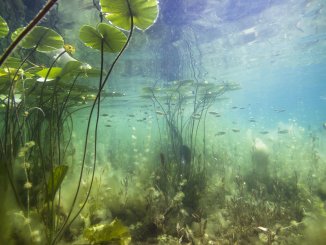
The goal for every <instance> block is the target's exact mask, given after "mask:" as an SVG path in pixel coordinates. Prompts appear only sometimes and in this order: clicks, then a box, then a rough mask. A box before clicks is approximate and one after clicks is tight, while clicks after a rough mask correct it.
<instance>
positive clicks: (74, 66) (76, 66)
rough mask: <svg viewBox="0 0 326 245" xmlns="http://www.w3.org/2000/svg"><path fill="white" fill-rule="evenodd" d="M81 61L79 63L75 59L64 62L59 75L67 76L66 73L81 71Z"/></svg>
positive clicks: (74, 73)
mask: <svg viewBox="0 0 326 245" xmlns="http://www.w3.org/2000/svg"><path fill="white" fill-rule="evenodd" d="M82 64H83V63H81V62H80V61H77V60H72V61H69V62H67V63H66V64H65V66H64V67H63V68H62V71H61V74H60V76H61V77H63V76H67V75H76V74H78V73H80V72H82V70H81V66H82Z"/></svg>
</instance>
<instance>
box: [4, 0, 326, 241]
mask: <svg viewBox="0 0 326 245" xmlns="http://www.w3.org/2000/svg"><path fill="white" fill-rule="evenodd" d="M49 2H55V1H49ZM92 7H93V8H94V9H96V10H97V11H98V13H99V22H98V24H97V25H94V26H91V25H83V26H81V27H80V31H79V39H80V40H81V42H82V43H83V44H84V45H85V49H86V48H92V49H93V50H94V51H96V52H97V53H98V59H99V64H98V66H97V67H96V68H95V67H92V66H91V65H89V64H88V63H87V62H88V61H87V60H77V59H75V58H74V57H75V54H76V53H78V52H80V50H78V49H77V50H76V48H75V47H74V46H72V45H70V44H67V43H65V41H64V37H62V36H61V35H60V34H59V33H58V32H56V31H55V30H53V29H51V28H49V27H44V26H39V25H36V26H32V28H31V29H30V30H29V31H28V32H27V33H26V36H24V37H22V36H21V35H22V33H24V31H26V29H24V28H19V29H17V30H9V27H8V25H7V24H6V21H5V20H4V19H3V18H1V17H0V38H6V37H7V38H8V35H9V34H10V38H11V40H12V42H13V43H15V40H17V37H20V36H21V37H22V40H21V41H20V42H19V43H18V42H17V45H18V46H17V47H13V48H12V50H14V51H13V53H12V54H11V56H10V57H8V58H7V57H4V56H2V61H1V68H0V119H1V121H0V130H1V132H0V133H1V135H0V195H1V197H2V200H3V201H2V202H1V203H0V213H1V215H2V216H3V217H1V218H2V222H1V224H0V241H1V242H4V243H6V244H124V245H125V244H323V242H324V241H325V240H326V236H325V234H326V232H325V229H326V228H325V227H326V210H325V206H324V202H325V201H326V178H325V174H324V173H325V170H326V169H325V161H326V159H325V156H324V155H323V154H322V151H321V149H323V147H325V142H323V141H322V140H321V139H319V138H318V137H317V136H315V135H313V133H312V132H308V131H305V130H303V129H302V128H300V127H299V126H298V125H290V126H291V128H292V129H291V130H288V129H280V128H278V129H277V130H276V133H275V134H274V135H272V136H271V135H270V133H269V132H268V131H263V132H264V133H262V132H252V131H250V130H247V131H246V132H243V131H240V129H238V128H232V129H231V130H230V132H231V135H230V134H228V133H227V132H226V131H221V128H220V117H221V113H220V112H219V109H220V107H222V106H223V105H222V104H223V103H222V102H223V101H224V100H225V99H227V98H226V97H225V96H227V95H228V94H229V93H230V94H231V93H232V91H233V90H238V89H240V86H239V84H238V83H235V82H226V81H223V82H220V83H217V82H209V81H202V80H200V79H198V78H197V77H194V78H192V79H193V80H192V79H189V80H176V81H165V82H162V83H160V82H155V83H154V84H153V85H152V86H148V87H144V88H143V91H142V94H141V95H140V101H142V103H145V104H146V106H148V108H151V111H150V112H146V113H147V117H146V118H143V119H142V120H140V121H141V122H140V123H144V121H146V122H147V125H150V126H149V127H151V125H152V124H154V126H153V128H154V133H153V131H152V128H150V129H147V128H146V129H143V130H144V131H146V132H145V133H143V132H141V133H138V131H137V128H136V127H132V134H131V139H127V138H125V139H124V138H123V139H122V141H126V143H122V144H121V145H119V147H118V146H116V145H118V144H120V143H119V142H118V140H117V139H116V138H113V137H114V136H113V135H110V133H111V132H112V131H110V130H108V131H105V132H106V134H107V135H106V137H108V138H110V139H112V141H114V144H112V145H105V146H103V145H101V144H99V142H98V139H99V137H100V133H99V132H102V131H101V128H102V127H103V126H104V125H102V123H101V120H100V119H101V118H100V116H101V115H102V116H105V117H109V118H110V117H111V111H109V113H108V114H107V113H102V111H103V108H102V107H101V106H103V100H104V99H106V100H111V99H113V98H112V97H122V96H124V93H123V92H121V93H120V92H117V91H111V90H107V86H106V85H107V84H108V83H110V79H111V77H112V76H111V75H112V72H113V69H114V67H115V65H116V64H117V63H118V61H119V59H120V57H121V56H122V55H123V53H124V51H125V50H126V49H127V47H128V45H130V40H131V38H132V36H133V35H134V32H135V31H136V29H139V30H141V31H146V30H147V29H148V28H150V27H151V26H152V25H153V24H154V23H155V21H156V19H157V16H158V2H157V1H156V0H148V1H143V0H125V1H109V0H100V1H99V4H96V1H93V4H92ZM14 48H16V49H14ZM129 48H131V49H132V48H133V47H132V46H130V47H129ZM107 60H109V61H110V64H109V66H108V67H107V66H106V64H107V63H108V61H107ZM93 82H95V86H94V85H91V84H92V83H93ZM109 109H110V110H112V111H113V110H114V108H109ZM80 114H83V115H86V120H83V121H82V120H81V119H80V117H79V116H80ZM129 117H130V118H133V117H134V114H129ZM250 120H251V122H255V121H254V119H250ZM108 125H109V124H107V125H106V126H107V127H108V128H109V127H111V125H109V126H108ZM121 127H123V125H122V126H121ZM147 130H148V131H149V132H147ZM294 131H295V133H293V132H294ZM103 132H104V131H103ZM146 133H148V135H145V134H146ZM239 135H241V137H240V136H239ZM257 135H259V137H258V136H257ZM128 136H129V135H128ZM307 139H308V140H307ZM129 140H131V143H130V142H129ZM127 141H128V142H129V144H128V143H127ZM103 148H110V149H111V150H110V153H109V156H107V152H106V150H103Z"/></svg>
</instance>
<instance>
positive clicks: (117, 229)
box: [84, 219, 131, 245]
mask: <svg viewBox="0 0 326 245" xmlns="http://www.w3.org/2000/svg"><path fill="white" fill-rule="evenodd" d="M84 237H85V238H86V239H88V240H89V241H90V242H92V243H95V244H102V243H109V244H111V243H112V244H116V245H128V244H129V243H130V241H131V236H130V232H129V229H128V227H126V226H124V225H123V224H122V223H121V222H120V221H119V220H117V219H115V220H113V221H112V223H110V224H99V225H94V226H92V227H90V228H87V229H86V230H85V231H84Z"/></svg>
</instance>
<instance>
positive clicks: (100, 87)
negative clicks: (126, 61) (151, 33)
mask: <svg viewBox="0 0 326 245" xmlns="http://www.w3.org/2000/svg"><path fill="white" fill-rule="evenodd" d="M126 2H127V4H128V10H129V13H130V16H131V24H130V32H129V34H128V38H127V41H126V43H125V44H124V46H123V47H122V49H121V50H120V52H119V53H118V55H117V56H116V57H115V59H114V61H113V62H112V64H111V66H110V69H109V71H108V73H107V75H106V76H105V78H104V79H103V80H102V79H101V81H100V86H99V89H98V92H97V94H96V97H95V100H94V102H93V104H92V107H91V111H90V114H89V117H88V123H87V129H86V136H85V144H84V150H83V160H82V166H81V171H80V174H79V181H78V185H77V189H76V193H75V195H74V199H73V202H72V204H71V207H70V210H69V212H68V215H67V217H66V219H65V221H64V223H63V224H62V226H61V229H59V231H58V233H57V234H56V236H55V238H54V239H53V241H52V242H51V244H52V245H54V244H56V242H57V241H58V240H59V239H60V237H61V235H62V232H63V231H64V230H65V229H66V228H67V227H69V226H70V225H71V224H72V223H73V222H74V220H75V219H76V218H77V217H78V215H79V214H80V213H81V211H82V210H83V208H84V207H85V205H86V203H87V201H88V198H89V196H90V192H91V188H92V184H93V180H94V175H95V167H96V165H95V164H96V156H94V163H93V171H92V177H91V183H90V187H89V190H88V192H87V194H86V198H85V200H84V202H83V204H82V205H81V207H80V208H79V210H78V211H77V212H76V214H75V215H74V216H73V217H72V219H71V220H70V221H69V219H70V217H71V215H72V212H73V208H74V206H75V204H76V201H77V197H78V194H79V191H80V186H81V182H82V177H83V173H84V167H85V161H86V152H87V146H88V139H89V131H90V124H91V119H92V116H93V113H94V109H95V106H96V105H97V104H98V107H97V108H98V110H97V113H99V108H100V105H99V103H100V98H101V93H102V91H103V89H104V86H105V84H106V83H107V82H108V78H109V76H110V75H111V73H112V71H113V68H114V67H115V65H116V63H117V62H118V60H119V58H120V57H121V55H122V54H123V53H124V51H125V50H126V48H127V46H128V44H129V42H130V40H131V37H132V34H133V29H134V23H133V14H132V11H131V7H130V3H129V0H126ZM102 53H103V50H101V55H102ZM101 60H102V61H103V59H102V58H101ZM102 61H101V62H102ZM101 70H103V67H102V69H101ZM101 77H102V76H101ZM98 115H99V114H97V120H96V125H95V136H96V132H97V127H98ZM95 145H96V142H95ZM95 149H96V148H95ZM94 154H95V155H96V152H95V153H94Z"/></svg>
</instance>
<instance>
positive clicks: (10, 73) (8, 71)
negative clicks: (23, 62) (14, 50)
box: [0, 67, 24, 81]
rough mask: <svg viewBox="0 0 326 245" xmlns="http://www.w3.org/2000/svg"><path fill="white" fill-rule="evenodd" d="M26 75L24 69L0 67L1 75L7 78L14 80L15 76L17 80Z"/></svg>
mask: <svg viewBox="0 0 326 245" xmlns="http://www.w3.org/2000/svg"><path fill="white" fill-rule="evenodd" d="M23 75H24V70H23V69H19V70H17V69H16V68H12V67H9V68H3V69H0V77H6V79H9V80H12V79H13V78H14V76H15V81H17V80H18V79H20V78H21V77H22V76H23Z"/></svg>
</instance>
